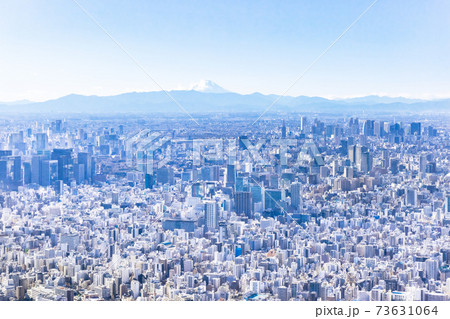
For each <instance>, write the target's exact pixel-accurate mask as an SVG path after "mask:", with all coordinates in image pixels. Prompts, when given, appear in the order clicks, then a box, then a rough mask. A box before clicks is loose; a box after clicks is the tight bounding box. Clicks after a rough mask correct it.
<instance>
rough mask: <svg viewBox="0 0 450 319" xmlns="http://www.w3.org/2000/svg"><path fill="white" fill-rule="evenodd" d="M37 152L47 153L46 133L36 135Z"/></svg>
mask: <svg viewBox="0 0 450 319" xmlns="http://www.w3.org/2000/svg"><path fill="white" fill-rule="evenodd" d="M35 137H36V144H35V146H36V151H38V152H41V151H45V150H46V149H47V148H48V136H47V134H46V133H36V135H35Z"/></svg>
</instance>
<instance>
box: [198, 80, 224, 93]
mask: <svg viewBox="0 0 450 319" xmlns="http://www.w3.org/2000/svg"><path fill="white" fill-rule="evenodd" d="M190 90H193V91H197V92H205V93H225V92H228V91H227V90H225V89H224V88H223V87H221V86H220V85H218V84H217V83H214V82H213V81H210V80H201V81H199V82H197V83H194V84H193V85H192V86H191V88H190Z"/></svg>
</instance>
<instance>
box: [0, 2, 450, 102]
mask: <svg viewBox="0 0 450 319" xmlns="http://www.w3.org/2000/svg"><path fill="white" fill-rule="evenodd" d="M78 1H79V3H80V4H81V5H82V6H83V7H85V8H86V10H87V11H89V13H90V14H92V15H93V16H94V17H95V18H96V19H97V20H98V21H99V23H100V24H101V25H102V26H103V27H104V28H105V29H107V30H108V31H109V32H110V34H111V35H112V36H113V37H115V38H116V39H117V41H119V42H120V43H121V44H122V45H123V46H124V47H125V48H126V49H127V50H128V51H129V52H130V53H131V54H132V55H133V56H134V57H135V58H136V59H137V60H138V61H139V62H140V64H141V65H142V66H144V67H145V69H146V70H147V71H148V72H149V73H150V74H151V75H152V77H154V78H155V79H156V80H157V81H158V83H160V85H161V86H162V87H164V88H165V89H167V90H170V89H176V88H187V87H189V86H190V85H191V84H192V83H194V82H197V81H199V80H201V79H209V80H212V81H214V82H216V83H218V84H219V85H221V86H223V87H224V88H226V89H228V90H230V91H235V92H239V93H252V92H262V93H267V94H269V93H273V94H281V93H282V92H283V91H284V90H285V89H286V88H287V87H289V86H290V85H291V84H292V82H293V81H294V80H295V79H296V78H297V77H298V76H299V75H300V74H301V73H302V72H303V71H304V70H305V69H306V67H307V66H308V65H309V64H310V63H311V62H312V61H313V60H314V59H315V58H316V57H317V56H318V55H319V54H320V53H321V52H322V51H323V50H324V49H325V48H326V47H327V46H328V45H329V44H330V43H331V42H332V41H334V40H335V39H336V38H337V37H338V36H339V34H340V33H341V32H342V31H343V30H344V29H345V28H346V27H347V26H348V25H349V24H351V23H352V22H353V21H354V20H355V19H356V18H357V17H358V16H359V15H360V13H361V12H362V11H364V10H365V9H366V8H367V7H368V6H369V5H370V3H371V2H372V0H369V1H366V0H352V1H347V0H343V1H336V0H329V1H322V0H316V1H132V0H131V1H116V0H108V1H95V0H91V1H87V0H78ZM448 70H450V1H446V0H427V1H421V0H420V1H419V0H417V1H416V0H379V2H378V3H377V4H376V5H375V6H374V7H373V8H372V9H371V10H370V11H369V12H368V13H367V14H366V15H365V16H364V17H363V18H362V19H361V20H360V21H359V22H358V23H357V24H356V25H355V26H354V27H353V28H352V29H351V30H350V31H349V32H348V33H347V34H346V35H345V36H344V37H343V38H342V39H341V40H340V41H339V42H338V43H337V44H336V45H335V46H334V47H333V48H332V49H331V50H330V51H329V52H328V53H327V54H326V55H325V56H324V57H323V58H322V59H321V60H320V61H319V62H318V63H317V64H315V65H314V66H313V67H312V69H311V70H310V71H309V72H308V73H307V74H306V75H305V77H304V78H302V79H301V80H300V81H299V82H298V83H297V84H296V85H295V86H294V87H293V88H292V89H291V90H290V91H289V92H288V95H294V96H297V95H308V96H324V97H349V96H363V95H369V94H379V95H389V96H407V97H418V98H440V97H450V72H448ZM157 89H158V88H157V86H156V85H155V84H154V83H153V82H152V81H151V80H150V79H148V78H147V76H146V75H145V74H144V73H143V72H142V71H141V70H140V69H139V68H138V67H137V66H136V65H135V64H134V63H133V62H132V61H131V60H130V59H129V58H128V57H127V56H126V55H125V54H124V53H123V52H122V51H121V50H120V49H119V48H118V47H117V46H116V45H115V44H114V43H113V42H112V41H111V39H109V38H108V37H107V36H106V35H105V34H104V33H103V32H102V31H101V30H100V29H99V28H98V27H97V26H96V25H95V24H94V23H93V22H92V21H91V20H89V18H88V17H87V16H86V15H85V14H84V13H83V12H82V11H81V10H80V9H79V8H78V7H77V6H76V4H75V3H74V2H73V1H72V0H4V1H1V2H0V101H13V100H21V99H30V100H46V99H50V98H56V97H59V96H63V95H67V94H70V93H78V94H88V95H90V94H96V95H111V94H118V93H123V92H129V91H153V90H157Z"/></svg>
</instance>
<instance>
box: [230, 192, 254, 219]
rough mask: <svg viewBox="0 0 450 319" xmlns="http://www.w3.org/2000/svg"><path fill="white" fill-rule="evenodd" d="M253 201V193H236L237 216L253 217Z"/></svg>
mask: <svg viewBox="0 0 450 319" xmlns="http://www.w3.org/2000/svg"><path fill="white" fill-rule="evenodd" d="M252 206H253V201H252V193H251V192H236V194H235V195H234V207H235V211H236V214H238V215H246V216H248V217H251V216H252V213H253V207H252Z"/></svg>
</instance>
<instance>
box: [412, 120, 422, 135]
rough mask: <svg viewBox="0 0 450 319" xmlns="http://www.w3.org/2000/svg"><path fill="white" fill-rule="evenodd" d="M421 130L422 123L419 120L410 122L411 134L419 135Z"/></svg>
mask: <svg viewBox="0 0 450 319" xmlns="http://www.w3.org/2000/svg"><path fill="white" fill-rule="evenodd" d="M421 132H422V124H421V123H420V122H413V123H411V135H420V134H421Z"/></svg>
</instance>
